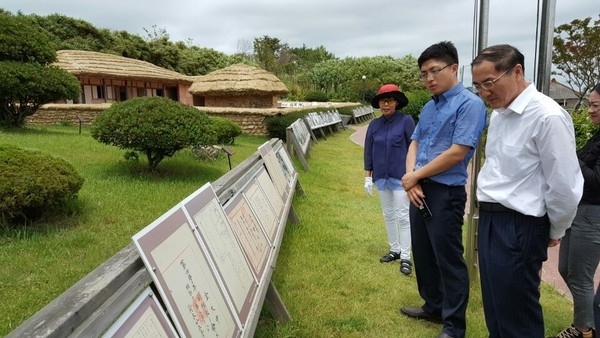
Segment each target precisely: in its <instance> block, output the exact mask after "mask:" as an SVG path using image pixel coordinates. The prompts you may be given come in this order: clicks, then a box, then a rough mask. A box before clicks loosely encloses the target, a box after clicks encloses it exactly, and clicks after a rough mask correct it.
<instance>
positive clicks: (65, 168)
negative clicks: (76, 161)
mask: <svg viewBox="0 0 600 338" xmlns="http://www.w3.org/2000/svg"><path fill="white" fill-rule="evenodd" d="M0 172H1V173H2V179H1V180H0V214H1V215H2V217H4V218H8V219H15V218H25V219H33V218H36V217H39V216H40V215H41V214H42V213H43V212H45V211H49V210H51V209H52V208H54V207H56V206H58V205H59V204H61V203H63V202H65V201H67V200H69V199H72V198H74V197H76V196H77V192H79V189H81V186H82V185H83V182H84V180H83V177H81V175H79V174H78V173H77V171H75V169H74V168H73V166H72V165H71V164H70V163H68V162H67V161H65V160H63V159H60V158H57V157H53V156H51V155H49V154H44V153H42V152H40V151H32V150H25V149H21V148H18V147H15V146H12V145H2V144H0Z"/></svg>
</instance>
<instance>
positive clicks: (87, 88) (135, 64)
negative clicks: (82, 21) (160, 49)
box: [55, 50, 193, 104]
mask: <svg viewBox="0 0 600 338" xmlns="http://www.w3.org/2000/svg"><path fill="white" fill-rule="evenodd" d="M56 54H57V58H58V60H57V62H56V63H55V65H56V66H58V67H60V68H62V69H64V70H66V71H68V72H69V73H71V74H73V75H75V76H77V78H78V79H79V81H80V82H81V85H82V89H83V90H82V96H81V97H80V98H79V103H104V102H115V101H124V100H127V99H130V98H133V97H137V96H164V97H169V98H171V99H174V100H178V101H181V102H183V103H187V104H192V97H191V95H190V94H189V92H188V89H189V87H190V85H191V84H192V82H193V79H192V78H191V77H189V76H187V75H184V74H180V73H178V72H175V71H172V70H168V69H164V68H161V67H159V66H156V65H154V64H151V63H149V62H145V61H140V60H136V59H130V58H126V57H122V56H117V55H112V54H104V53H98V52H89V51H81V50H59V51H58V52H56Z"/></svg>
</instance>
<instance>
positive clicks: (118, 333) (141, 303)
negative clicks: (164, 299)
mask: <svg viewBox="0 0 600 338" xmlns="http://www.w3.org/2000/svg"><path fill="white" fill-rule="evenodd" d="M157 296H158V295H155V294H154V292H153V291H152V289H151V288H149V287H148V288H146V289H145V290H144V291H143V292H142V293H141V294H140V295H139V296H138V298H137V299H136V300H134V301H133V303H132V304H131V305H130V306H129V308H127V310H125V312H124V313H123V314H122V315H121V316H120V317H119V319H117V321H116V322H115V323H114V324H113V325H112V326H111V327H110V328H109V329H108V330H107V331H106V332H105V333H104V335H103V336H102V337H103V338H113V337H114V338H177V337H179V335H178V334H177V332H176V331H175V328H174V327H173V324H171V322H170V321H169V318H168V317H167V314H166V313H165V311H164V310H163V308H162V306H161V305H160V303H159V302H158V299H157Z"/></svg>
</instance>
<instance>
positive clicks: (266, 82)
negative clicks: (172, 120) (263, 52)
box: [190, 63, 288, 108]
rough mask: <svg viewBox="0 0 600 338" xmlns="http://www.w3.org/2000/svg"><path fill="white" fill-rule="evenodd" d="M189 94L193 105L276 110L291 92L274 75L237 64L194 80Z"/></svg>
mask: <svg viewBox="0 0 600 338" xmlns="http://www.w3.org/2000/svg"><path fill="white" fill-rule="evenodd" d="M190 93H192V94H193V96H194V106H203V107H231V108H277V101H278V99H279V96H280V95H284V94H287V93H288V89H287V87H286V86H285V84H284V83H283V82H281V80H279V79H278V78H277V76H275V75H274V74H272V73H269V72H268V71H266V70H263V69H260V68H257V67H252V66H249V65H246V64H242V63H238V64H235V65H231V66H229V67H225V68H223V69H219V70H216V71H214V72H211V73H209V74H207V75H204V76H196V77H194V83H193V84H192V86H191V87H190Z"/></svg>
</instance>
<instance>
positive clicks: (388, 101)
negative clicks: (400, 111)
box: [379, 97, 396, 106]
mask: <svg viewBox="0 0 600 338" xmlns="http://www.w3.org/2000/svg"><path fill="white" fill-rule="evenodd" d="M394 103H396V100H395V99H393V98H391V97H386V98H384V99H379V105H380V106H383V105H384V104H394Z"/></svg>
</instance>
